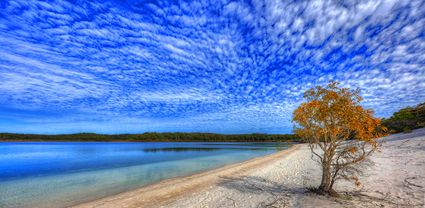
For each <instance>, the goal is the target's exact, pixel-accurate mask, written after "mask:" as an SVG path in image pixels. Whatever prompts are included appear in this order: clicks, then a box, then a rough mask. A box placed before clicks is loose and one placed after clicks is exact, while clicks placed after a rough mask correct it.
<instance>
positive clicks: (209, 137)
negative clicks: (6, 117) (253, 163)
mask: <svg viewBox="0 0 425 208" xmlns="http://www.w3.org/2000/svg"><path fill="white" fill-rule="evenodd" d="M0 141H129V142H133V141H134V142H297V141H299V137H297V136H296V135H293V134H228V135H226V134H213V133H156V132H148V133H143V134H116V135H108V134H91V133H81V134H62V135H40V134H10V133H0Z"/></svg>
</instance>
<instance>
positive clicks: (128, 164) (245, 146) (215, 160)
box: [0, 142, 289, 207]
mask: <svg viewBox="0 0 425 208" xmlns="http://www.w3.org/2000/svg"><path fill="white" fill-rule="evenodd" d="M288 146H289V144H286V143H163V142H161V143H160V142H158V143H157V142H151V143H127V142H34V143H32V142H21V143H15V142H6V143H0V207H65V206H69V205H74V204H78V203H81V202H85V201H90V200H94V199H97V198H101V197H104V196H108V195H112V194H116V193H119V192H123V191H128V190H131V189H135V188H138V187H142V186H144V185H147V184H150V183H153V182H156V181H159V180H161V179H166V178H171V177H177V176H184V175H190V174H193V173H196V172H200V171H204V170H208V169H213V168H217V167H220V166H223V165H226V164H231V163H235V162H240V161H243V160H247V159H251V158H253V157H258V156H263V155H266V154H270V153H274V152H276V151H278V150H282V149H286V148H288Z"/></svg>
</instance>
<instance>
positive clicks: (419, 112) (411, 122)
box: [382, 103, 425, 133]
mask: <svg viewBox="0 0 425 208" xmlns="http://www.w3.org/2000/svg"><path fill="white" fill-rule="evenodd" d="M382 124H383V125H384V126H386V127H387V128H388V130H389V132H390V133H399V132H406V133H408V132H411V131H412V130H413V129H419V128H422V127H425V103H421V104H419V105H417V106H416V107H407V108H403V109H401V110H399V111H397V112H395V113H394V114H393V116H391V117H390V118H388V119H382Z"/></svg>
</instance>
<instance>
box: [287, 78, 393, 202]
mask: <svg viewBox="0 0 425 208" xmlns="http://www.w3.org/2000/svg"><path fill="white" fill-rule="evenodd" d="M304 98H305V99H306V102H304V103H302V104H301V105H300V106H299V107H298V108H297V109H296V110H295V111H294V112H293V121H294V122H295V123H296V124H295V128H294V131H295V133H296V134H297V135H298V136H300V137H301V138H303V139H304V140H305V141H307V142H308V143H309V146H310V149H311V152H312V158H314V159H315V160H316V161H318V162H319V164H320V165H321V167H322V181H321V183H320V186H319V188H318V192H320V193H323V194H330V195H338V194H337V193H336V192H335V191H334V189H333V186H334V184H335V182H336V181H337V180H339V179H345V180H349V181H353V182H354V183H355V184H356V185H360V182H359V179H358V175H359V174H361V173H362V168H361V167H362V166H363V165H364V164H366V162H367V160H366V159H367V157H368V156H369V155H370V154H371V153H372V152H374V151H375V150H376V149H377V147H378V143H377V141H376V138H378V137H380V136H382V135H383V134H384V131H385V128H384V127H381V124H380V119H377V118H374V117H373V111H372V110H370V109H364V108H363V107H362V106H361V105H360V102H361V100H362V97H361V96H360V91H359V90H350V89H348V88H339V87H338V83H336V82H331V83H329V84H328V85H327V86H326V87H320V86H318V87H315V88H312V89H310V90H308V91H306V92H305V93H304ZM362 164H363V165H362Z"/></svg>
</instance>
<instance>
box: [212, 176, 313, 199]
mask: <svg viewBox="0 0 425 208" xmlns="http://www.w3.org/2000/svg"><path fill="white" fill-rule="evenodd" d="M218 186H220V187H224V188H226V189H230V190H236V191H238V192H240V193H242V194H249V195H261V196H264V200H263V201H262V202H260V203H259V204H258V206H257V207H276V206H277V207H287V206H289V202H288V201H289V199H290V197H293V196H294V195H297V194H303V193H305V192H306V191H307V189H305V188H302V187H300V188H288V186H285V184H281V183H277V182H274V181H270V180H268V179H265V178H262V177H256V176H243V177H221V181H220V183H219V184H218ZM227 198H229V200H232V201H234V199H232V198H230V197H227Z"/></svg>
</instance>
